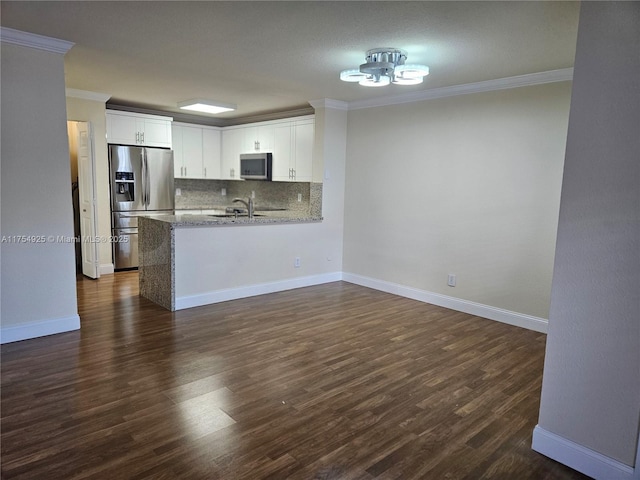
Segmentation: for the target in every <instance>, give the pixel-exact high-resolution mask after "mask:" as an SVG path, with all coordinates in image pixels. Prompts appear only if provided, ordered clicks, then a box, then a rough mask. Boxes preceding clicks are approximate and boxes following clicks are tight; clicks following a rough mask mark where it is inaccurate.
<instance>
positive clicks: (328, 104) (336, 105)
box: [309, 98, 350, 110]
mask: <svg viewBox="0 0 640 480" xmlns="http://www.w3.org/2000/svg"><path fill="white" fill-rule="evenodd" d="M309 104H310V105H311V106H312V107H313V108H333V109H335V110H349V105H350V104H349V103H347V102H342V101H340V100H333V99H331V98H321V99H318V100H309Z"/></svg>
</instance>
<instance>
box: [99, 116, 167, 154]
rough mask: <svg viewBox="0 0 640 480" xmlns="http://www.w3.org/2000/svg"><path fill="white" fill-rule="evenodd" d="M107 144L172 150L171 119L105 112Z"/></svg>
mask: <svg viewBox="0 0 640 480" xmlns="http://www.w3.org/2000/svg"><path fill="white" fill-rule="evenodd" d="M106 113H107V143H115V144H120V145H137V146H143V147H162V148H172V142H171V121H172V120H173V119H172V118H171V117H161V116H157V115H143V114H138V113H131V112H120V111H115V110H111V111H109V110H107V112H106Z"/></svg>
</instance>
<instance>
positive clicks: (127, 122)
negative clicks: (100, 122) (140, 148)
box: [107, 113, 140, 145]
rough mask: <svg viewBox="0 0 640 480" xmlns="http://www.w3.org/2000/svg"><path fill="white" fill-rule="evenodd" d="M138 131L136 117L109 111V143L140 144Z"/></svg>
mask: <svg viewBox="0 0 640 480" xmlns="http://www.w3.org/2000/svg"><path fill="white" fill-rule="evenodd" d="M136 133H137V129H136V118H135V117H132V116H129V115H118V114H114V113H107V143H117V144H122V145H139V144H140V143H139V142H138V141H137V137H136Z"/></svg>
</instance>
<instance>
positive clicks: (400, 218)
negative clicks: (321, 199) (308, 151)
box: [344, 82, 571, 326]
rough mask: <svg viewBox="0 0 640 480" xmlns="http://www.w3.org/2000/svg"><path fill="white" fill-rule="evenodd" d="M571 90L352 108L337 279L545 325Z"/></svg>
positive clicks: (555, 87) (542, 88) (566, 86)
mask: <svg viewBox="0 0 640 480" xmlns="http://www.w3.org/2000/svg"><path fill="white" fill-rule="evenodd" d="M570 89H571V85H570V82H561V83H554V84H546V85H538V86H530V87H522V88H513V89H510V90H502V91H495V92H489V93H475V94H470V95H461V96H456V97H449V98H443V99H437V100H429V101H422V102H417V103H413V104H402V105H396V106H385V107H377V108H368V109H363V110H355V111H350V112H349V115H348V142H347V178H346V197H345V240H344V242H345V249H344V271H345V272H347V273H349V274H353V275H355V276H358V277H365V278H368V279H375V280H376V281H381V282H386V283H388V284H397V285H401V286H403V287H407V288H408V289H412V290H417V291H418V292H430V293H434V294H436V295H445V296H447V297H454V298H456V299H461V300H462V301H463V302H466V303H465V305H472V306H474V305H475V306H477V304H480V305H484V306H489V307H490V308H489V309H486V310H488V311H487V313H484V315H485V316H490V317H491V313H492V312H493V313H495V314H496V315H497V316H498V317H499V314H501V313H504V312H503V311H505V310H506V311H507V312H517V313H519V314H524V315H528V316H532V317H535V318H536V319H546V318H547V316H548V313H549V298H550V291H551V277H552V268H553V257H554V246H555V237H556V225H557V218H558V208H559V198H560V184H561V179H562V166H563V157H564V149H565V141H566V132H567V124H568V114H569V99H570V91H571V90H570ZM449 273H452V274H455V275H456V276H457V286H456V287H453V288H452V287H448V286H447V274H449ZM365 283H366V282H365ZM418 297H419V295H418ZM436 301H437V299H436ZM434 303H435V302H434ZM445 303H446V302H445ZM465 305H462V303H460V307H459V306H458V305H457V304H455V303H454V305H453V307H454V308H461V309H464V307H465ZM446 306H448V304H447V305H446ZM496 319H499V318H496ZM545 326H546V325H545Z"/></svg>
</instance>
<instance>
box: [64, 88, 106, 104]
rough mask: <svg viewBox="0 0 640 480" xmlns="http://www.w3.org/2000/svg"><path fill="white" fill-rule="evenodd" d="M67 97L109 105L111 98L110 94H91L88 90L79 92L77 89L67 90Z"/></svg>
mask: <svg viewBox="0 0 640 480" xmlns="http://www.w3.org/2000/svg"><path fill="white" fill-rule="evenodd" d="M66 93H67V97H71V98H80V99H82V100H93V101H94V102H101V103H107V100H109V99H110V98H111V95H110V94H108V93H99V92H89V91H87V90H77V89H75V88H67V89H66Z"/></svg>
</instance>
